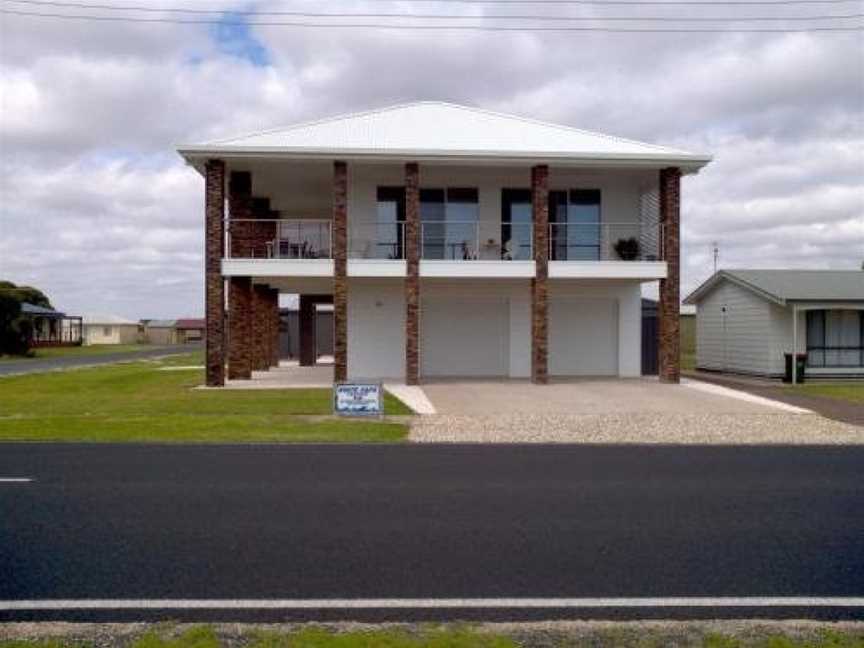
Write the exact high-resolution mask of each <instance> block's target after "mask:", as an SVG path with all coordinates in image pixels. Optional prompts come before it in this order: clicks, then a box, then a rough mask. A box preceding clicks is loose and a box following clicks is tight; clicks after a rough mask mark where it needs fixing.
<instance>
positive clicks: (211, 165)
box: [204, 160, 225, 387]
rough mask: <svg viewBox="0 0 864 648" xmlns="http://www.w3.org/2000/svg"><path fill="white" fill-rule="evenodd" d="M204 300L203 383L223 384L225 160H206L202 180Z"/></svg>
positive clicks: (214, 385)
mask: <svg viewBox="0 0 864 648" xmlns="http://www.w3.org/2000/svg"><path fill="white" fill-rule="evenodd" d="M204 214H205V217H204V301H205V309H204V310H205V313H206V317H207V322H206V327H207V331H206V336H205V338H204V339H205V342H204V344H205V348H206V365H207V370H206V382H207V385H208V386H209V387H222V386H223V385H224V384H225V280H224V279H223V278H222V256H223V247H224V240H225V239H224V226H225V225H224V223H225V163H224V162H223V161H222V160H208V161H207V164H206V166H205V182H204Z"/></svg>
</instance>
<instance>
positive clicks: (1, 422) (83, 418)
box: [0, 354, 411, 442]
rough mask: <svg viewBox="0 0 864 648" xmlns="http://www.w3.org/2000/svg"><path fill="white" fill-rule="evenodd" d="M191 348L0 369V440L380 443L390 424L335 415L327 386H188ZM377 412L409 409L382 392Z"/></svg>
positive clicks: (194, 381) (198, 377) (395, 428)
mask: <svg viewBox="0 0 864 648" xmlns="http://www.w3.org/2000/svg"><path fill="white" fill-rule="evenodd" d="M198 362H200V358H198V359H196V355H195V354H189V355H188V356H187V357H186V358H183V357H179V358H170V359H166V360H165V361H160V362H155V361H142V362H133V363H128V364H116V365H108V366H104V367H96V368H92V369H81V370H76V371H68V372H50V373H42V374H30V375H23V376H8V377H0V441H2V440H7V441H9V440H12V441H154V442H181V441H193V442H203V441H222V442H233V441H237V442H252V441H256V442H257V441H267V442H271V441H272V442H315V441H320V442H388V441H400V440H402V439H404V438H405V436H406V434H407V428H406V426H405V425H402V424H400V423H392V422H387V421H380V420H377V419H374V420H373V419H360V420H354V419H352V420H346V419H336V418H335V417H332V416H330V413H331V407H332V406H331V397H332V396H331V392H330V390H328V389H285V390H256V391H251V390H250V391H228V390H225V391H221V390H212V391H210V390H207V391H204V390H195V389H193V387H195V386H197V385H200V384H201V383H202V382H203V372H202V371H200V370H175V371H159V367H162V366H169V365H174V366H176V365H178V364H180V365H182V364H187V363H188V364H196V363H198ZM385 411H386V413H387V414H410V413H411V410H410V409H409V408H407V407H406V406H405V405H404V404H403V403H402V402H401V401H399V400H398V399H396V398H394V397H393V396H391V395H390V394H387V396H386V398H385Z"/></svg>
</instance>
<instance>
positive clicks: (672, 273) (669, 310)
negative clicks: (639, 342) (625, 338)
mask: <svg viewBox="0 0 864 648" xmlns="http://www.w3.org/2000/svg"><path fill="white" fill-rule="evenodd" d="M660 224H661V227H662V232H661V236H662V240H663V259H664V260H665V261H666V278H665V279H661V280H660V302H659V304H658V311H659V312H658V314H659V317H660V321H659V325H660V326H659V328H660V331H659V335H658V337H659V343H658V345H657V353H658V356H659V357H658V367H659V371H658V373H659V376H660V380H661V381H662V382H668V383H677V382H679V381H680V379H681V326H680V322H679V317H680V310H681V289H680V229H681V169H678V168H674V167H673V168H667V169H661V170H660Z"/></svg>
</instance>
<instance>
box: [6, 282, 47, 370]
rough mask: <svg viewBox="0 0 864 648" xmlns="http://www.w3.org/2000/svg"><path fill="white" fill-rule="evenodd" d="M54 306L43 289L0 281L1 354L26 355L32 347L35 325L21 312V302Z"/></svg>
mask: <svg viewBox="0 0 864 648" xmlns="http://www.w3.org/2000/svg"><path fill="white" fill-rule="evenodd" d="M24 303H28V304H33V305H34V306H42V307H44V308H53V307H52V306H51V302H50V301H49V300H48V297H46V296H45V293H43V292H42V291H41V290H39V289H37V288H33V287H31V286H16V285H15V284H14V283H12V282H11V281H0V354H3V353H7V354H10V355H24V354H26V353H27V351H28V350H29V349H30V341H31V339H32V335H33V325H32V323H31V321H30V318H29V317H26V316H23V315H22V314H21V304H24Z"/></svg>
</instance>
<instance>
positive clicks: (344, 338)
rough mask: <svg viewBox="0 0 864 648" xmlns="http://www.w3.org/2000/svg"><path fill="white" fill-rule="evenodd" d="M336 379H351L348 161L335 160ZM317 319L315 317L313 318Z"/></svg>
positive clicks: (334, 294) (334, 373)
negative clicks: (349, 367) (349, 356)
mask: <svg viewBox="0 0 864 648" xmlns="http://www.w3.org/2000/svg"><path fill="white" fill-rule="evenodd" d="M332 238H333V329H334V330H333V335H334V339H333V355H334V361H333V380H334V381H335V382H344V381H346V380H347V379H348V165H347V164H346V163H345V162H339V161H337V162H334V163H333V236H332ZM313 321H314V320H313Z"/></svg>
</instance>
